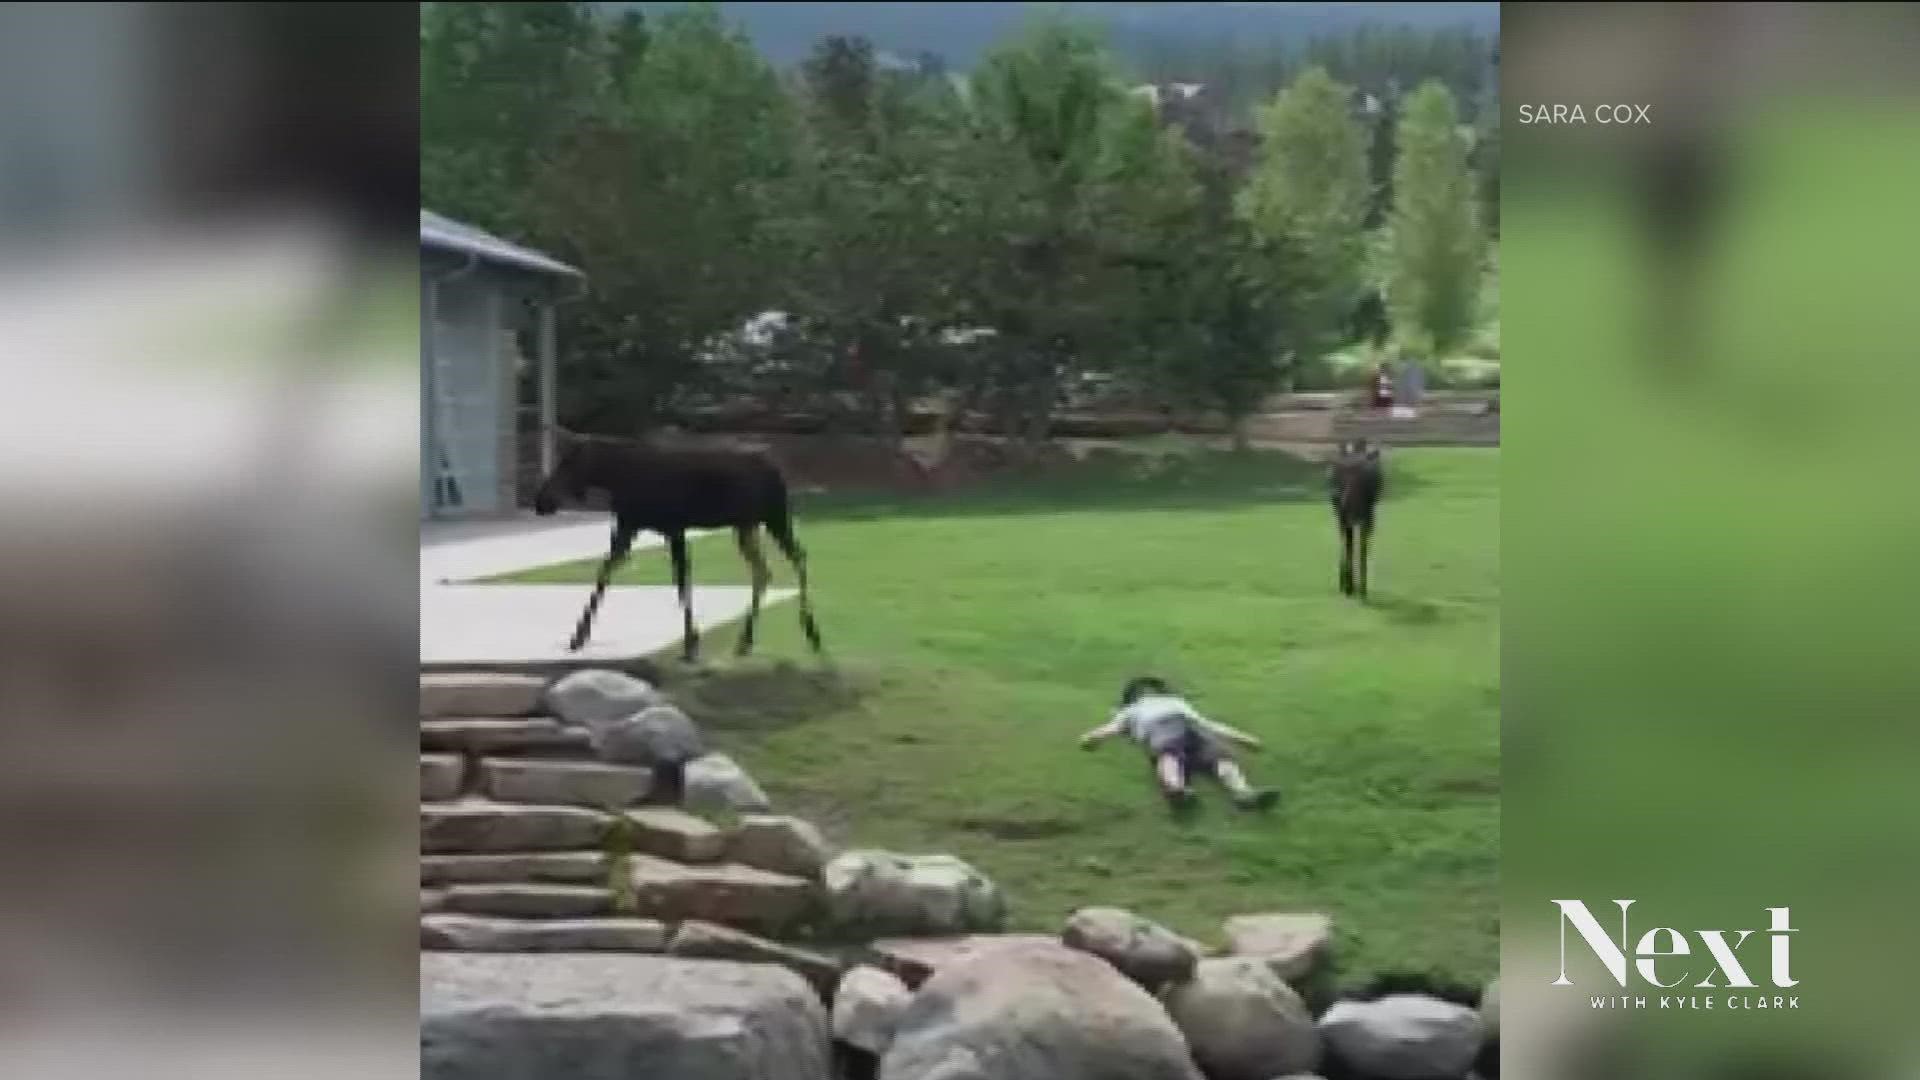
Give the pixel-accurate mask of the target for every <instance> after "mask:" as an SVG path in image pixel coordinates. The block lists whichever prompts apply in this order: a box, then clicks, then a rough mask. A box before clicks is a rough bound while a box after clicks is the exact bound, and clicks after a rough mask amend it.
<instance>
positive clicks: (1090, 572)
mask: <svg viewBox="0 0 1920 1080" xmlns="http://www.w3.org/2000/svg"><path fill="white" fill-rule="evenodd" d="M1164 446H1165V444H1164V443H1162V444H1161V449H1164ZM1498 466H1499V458H1498V451H1497V450H1471V449H1462V450H1417V451H1416V450H1405V451H1400V452H1396V453H1394V454H1392V455H1391V457H1390V458H1389V468H1390V470H1391V471H1390V476H1389V483H1390V492H1389V498H1388V502H1387V503H1386V504H1385V505H1384V506H1383V507H1382V519H1381V527H1380V534H1379V537H1378V543H1377V549H1378V554H1377V557H1376V577H1375V581H1376V590H1375V599H1374V602H1373V604H1372V606H1369V607H1363V606H1360V605H1358V604H1355V603H1352V602H1349V601H1346V600H1344V599H1343V598H1342V597H1340V596H1339V594H1338V593H1337V592H1336V590H1335V588H1334V584H1335V581H1334V579H1335V574H1334V571H1335V558H1336V552H1337V544H1336V540H1335V533H1334V529H1333V526H1332V522H1331V514H1330V512H1329V510H1328V508H1327V506H1326V504H1325V501H1324V497H1323V495H1322V490H1323V489H1322V487H1321V471H1320V468H1319V467H1318V466H1316V465H1313V464H1311V463H1308V462H1305V461H1302V460H1301V459H1299V458H1296V457H1292V456H1289V455H1286V454H1281V453H1278V452H1268V451H1258V452H1252V453H1248V454H1243V455H1234V454H1231V453H1227V452H1223V451H1199V450H1187V451H1183V452H1177V453H1172V454H1163V453H1158V452H1156V453H1151V454H1141V453H1108V454H1105V455H1102V456H1099V457H1097V458H1095V459H1093V460H1091V461H1089V462H1087V463H1085V464H1083V465H1081V466H1077V467H1074V468H1072V469H1069V470H1066V471H1064V472H1061V473H1058V474H1055V475H1052V476H1049V477H1046V478H1043V479H1027V480H1008V481H1005V482H1002V483H999V484H996V485H994V486H992V487H989V488H986V489H981V490H976V491H972V492H969V493H966V494H963V495H955V496H946V497H940V498H929V497H921V498H853V497H827V496H820V497H816V498H813V499H812V500H810V501H808V502H805V503H803V505H802V506H801V508H800V511H799V513H800V528H799V532H800V536H801V539H802V541H803V542H804V543H805V544H806V545H807V546H808V549H809V552H810V556H811V568H812V571H813V585H814V589H815V599H816V603H817V608H818V612H819V616H820V619H821V623H822V628H823V631H824V632H825V634H826V636H827V644H828V646H829V649H830V650H831V652H832V663H831V665H830V666H823V665H820V664H817V663H816V662H814V661H813V660H811V659H810V658H809V657H808V655H807V653H806V650H805V646H804V644H803V642H802V639H801V637H800V634H799V631H798V627H797V625H796V623H797V620H796V619H795V618H794V609H793V607H792V605H790V604H789V605H780V606H776V607H773V608H770V609H769V610H768V611H767V612H765V613H764V614H763V616H762V621H761V627H760V634H761V637H760V648H759V650H758V653H759V655H758V657H757V658H755V659H754V660H752V661H748V662H744V663H743V662H740V661H736V660H733V659H732V658H731V655H730V654H731V649H732V645H733V639H734V631H733V630H731V629H728V630H725V631H721V632H717V633H715V634H713V635H710V636H709V638H708V640H707V643H706V649H707V655H708V658H709V661H710V663H711V667H709V668H707V669H704V670H688V669H686V668H675V669H673V674H672V675H671V676H670V681H671V685H670V689H671V691H672V692H673V693H674V694H675V695H676V697H677V699H678V700H680V701H681V703H682V704H683V706H684V707H685V708H686V709H687V710H688V712H689V713H690V714H692V715H693V716H694V717H695V718H696V719H697V720H699V721H700V722H701V723H702V724H703V726H704V727H705V728H706V729H707V730H708V731H709V732H710V733H711V734H712V737H713V739H714V741H715V742H717V743H718V744H720V746H721V747H723V748H724V749H726V750H727V751H729V752H731V753H733V754H735V755H736V756H737V757H738V758H740V759H741V760H742V761H743V763H744V764H745V765H746V766H747V767H748V768H749V769H750V770H751V771H752V772H753V773H754V775H755V776H756V777H757V778H758V779H759V780H760V781H761V782H762V784H763V785H764V786H765V787H766V788H767V789H768V791H769V793H770V794H771V795H772V797H773V798H774V800H775V801H776V803H777V804H779V805H781V806H783V807H785V808H787V809H790V810H792V811H794V812H797V813H802V814H804V815H807V816H810V817H812V818H814V819H815V820H816V821H818V822H820V823H821V824H822V826H823V828H826V829H827V830H828V832H829V833H830V835H833V836H834V837H835V838H836V839H837V840H839V841H840V842H842V843H856V844H859V845H862V846H880V847H888V848H893V849H897V850H905V851H918V852H934V851H945V852H952V853H954V854H957V855H959V856H961V857H963V858H965V859H967V860H969V861H971V862H973V863H974V864H975V865H977V866H979V867H980V868H981V869H983V870H984V871H986V872H987V873H988V874H989V875H990V876H992V877H993V878H994V879H995V880H996V881H998V882H999V883H1000V885H1001V886H1002V887H1003V888H1004V889H1005V890H1006V891H1007V892H1008V895H1009V897H1010V899H1011V902H1012V904H1013V908H1014V919H1015V922H1016V924H1017V926H1016V928H1025V929H1041V930H1051V929H1056V928H1057V927H1058V926H1059V924H1060V921H1061V920H1062V919H1063V918H1064V917H1065V915H1066V914H1067V913H1068V912H1069V911H1071V910H1072V909H1073V908H1075V907H1076V906H1079V905H1084V904H1095V903H1100V904H1117V905H1121V906H1125V907H1128V908H1131V909H1133V910H1135V911H1138V912H1140V913H1141V914H1144V915H1147V916H1149V917H1152V918H1155V919H1159V920H1161V921H1163V922H1165V923H1167V924H1169V925H1171V926H1173V927H1175V928H1176V929H1178V930H1180V931H1182V932H1184V933H1187V934H1189V935H1192V936H1194V937H1196V938H1199V939H1201V940H1203V941H1208V942H1214V941H1217V940H1218V938H1219V925H1220V921H1221V919H1222V918H1223V917H1224V916H1227V915H1232V914H1236V913H1243V912H1259V911H1298V910H1316V911H1324V912H1328V913H1330V914H1332V915H1333V916H1334V918H1335V921H1336V925H1337V927H1338V928H1339V933H1340V934H1341V940H1340V942H1339V952H1340V962H1341V967H1342V976H1343V978H1345V979H1350V980H1361V979H1366V978H1368V977H1371V976H1373V975H1377V974H1380V973H1383V972H1392V971H1423V972H1433V973H1442V974H1446V975H1448V976H1451V977H1456V978H1463V979H1473V980H1477V979H1484V978H1487V977H1490V976H1491V975H1493V974H1494V972H1495V971H1496V969H1497V964H1498V954H1497V936H1498V930H1499V926H1498V903H1497V899H1496V883H1497V878H1496V858H1497V855H1498V847H1499V797H1500V796H1499V750H1498V740H1499V728H1498V723H1499V721H1498V661H1497V657H1498V654H1499V626H1498V622H1497V615H1498V602H1499V577H1498V566H1499V550H1498V540H1499V532H1498V518H1499V515H1498V509H1499V503H1498ZM693 564H694V570H695V578H696V580H697V581H699V582H701V583H708V584H739V583H744V581H745V580H746V574H745V570H744V567H743V566H742V564H741V562H740V559H739V557H738V555H737V554H736V553H735V552H734V550H733V547H732V539H731V537H728V536H713V537H708V538H705V539H703V540H700V541H697V542H696V543H695V544H694V545H693ZM780 569H781V570H782V573H781V575H780V578H779V581H778V582H777V583H779V584H785V583H787V582H788V577H787V575H786V574H785V573H784V569H785V568H784V567H781V568H780ZM593 570H594V565H593V564H592V563H591V562H585V563H576V564H571V565H567V566H560V567H549V568H545V569H541V570H537V571H532V572H529V573H525V574H520V575H516V576H515V580H526V581H549V582H552V581H567V582H582V583H585V582H588V581H590V580H591V578H592V575H593ZM618 580H619V581H621V582H624V583H653V584H659V583H663V582H666V581H668V580H669V575H668V569H667V564H666V561H665V558H664V556H663V555H662V554H661V553H660V552H659V551H658V550H653V551H649V552H646V553H644V554H642V555H637V556H635V558H634V559H633V560H632V562H631V563H630V564H629V565H628V566H627V567H626V568H624V569H623V571H622V572H621V574H620V576H619V578H618ZM1140 672H1154V673H1159V674H1162V675H1164V676H1166V677H1169V678H1171V679H1172V680H1174V681H1175V683H1176V684H1178V685H1180V686H1182V687H1184V688H1186V689H1187V690H1189V692H1190V694H1191V696H1192V698H1193V699H1194V701H1195V702H1196V704H1197V705H1198V706H1199V707H1200V708H1201V709H1202V710H1203V711H1205V712H1207V713H1209V714H1212V715H1215V716H1217V717H1218V718H1219V719H1221V720H1223V721H1226V722H1228V723H1231V724H1234V725H1236V726H1239V727H1241V728H1244V729H1247V730H1250V731H1252V732H1255V733H1257V734H1258V735H1260V736H1261V737H1262V738H1263V739H1264V740H1265V742H1266V744H1267V748H1266V750H1265V752H1264V753H1258V754H1254V755H1251V756H1249V757H1248V758H1247V759H1246V764H1247V767H1248V769H1249V771H1250V772H1251V773H1252V775H1253V777H1254V779H1255V780H1256V782H1261V781H1265V782H1270V783H1273V784H1276V785H1278V786H1280V787H1282V788H1283V789H1284V791H1285V799H1284V802H1283V803H1282V807H1281V809H1280V810H1279V811H1278V812H1277V813H1275V814H1274V815H1273V816H1271V817H1266V818H1259V817H1249V816H1242V815H1240V814H1238V813H1236V812H1234V811H1233V810H1231V809H1230V808H1229V807H1228V806H1227V805H1226V804H1225V802H1224V801H1223V800H1222V799H1221V798H1220V797H1219V793H1218V792H1217V790H1216V789H1207V790H1205V791H1204V792H1203V795H1204V797H1205V805H1204V809H1203V811H1202V813H1201V814H1200V815H1198V817H1197V818H1196V819H1195V820H1193V821H1191V822H1188V823H1184V824H1183V823H1176V822H1175V821H1173V820H1171V819H1170V818H1169V816H1168V814H1167V813H1166V811H1165V810H1164V808H1163V807H1162V805H1161V804H1160V802H1159V801H1158V799H1157V798H1156V797H1155V795H1154V792H1153V790H1152V788H1151V786H1150V780H1149V775H1148V767H1147V765H1146V763H1145V760H1144V758H1143V757H1142V756H1141V754H1140V753H1139V752H1138V750H1137V749H1135V748H1134V747H1131V746H1128V745H1124V744H1121V743H1111V744H1108V745H1106V746H1103V747H1101V748H1100V749H1098V750H1096V751H1092V752H1083V751H1081V750H1080V749H1078V748H1077V746H1076V739H1077V737H1078V736H1079V735H1080V734H1081V733H1082V732H1083V731H1085V730H1086V729H1087V728H1089V727H1092V726H1093V725H1095V724H1097V723H1099V722H1102V721H1104V720H1105V719H1106V718H1107V717H1108V716H1109V715H1110V713H1111V710H1112V708H1113V707H1114V705H1115V698H1116V695H1117V694H1118V692H1119V688H1120V684H1121V682H1122V681H1123V680H1124V679H1125V678H1127V677H1128V676H1130V675H1132V674H1135V673H1140Z"/></svg>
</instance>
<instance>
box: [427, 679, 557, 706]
mask: <svg viewBox="0 0 1920 1080" xmlns="http://www.w3.org/2000/svg"><path fill="white" fill-rule="evenodd" d="M544 689H546V683H544V682H543V681H541V680H540V679H539V678H537V677H535V676H532V675H502V674H494V673H491V672H481V673H475V674H429V675H422V676H420V715H421V716H423V717H442V716H465V717H481V716H530V715H532V714H534V713H536V712H538V711H540V693H541V691H542V690H544Z"/></svg>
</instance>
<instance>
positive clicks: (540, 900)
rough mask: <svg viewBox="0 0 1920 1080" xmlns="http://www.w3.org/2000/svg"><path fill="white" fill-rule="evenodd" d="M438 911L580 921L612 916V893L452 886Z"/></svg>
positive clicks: (564, 888) (570, 888)
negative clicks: (598, 916) (600, 916)
mask: <svg viewBox="0 0 1920 1080" xmlns="http://www.w3.org/2000/svg"><path fill="white" fill-rule="evenodd" d="M440 907H441V910H443V911H451V912H456V913H458V914H462V915H499V916H504V917H507V918H514V919H584V918H589V917H591V916H594V915H608V914H611V913H612V912H613V892H612V890H610V889H599V888H595V887H593V886H591V885H526V884H517V883H515V884H498V885H455V886H453V887H452V888H450V889H448V890H447V891H446V898H445V899H444V900H442V901H441V904H440Z"/></svg>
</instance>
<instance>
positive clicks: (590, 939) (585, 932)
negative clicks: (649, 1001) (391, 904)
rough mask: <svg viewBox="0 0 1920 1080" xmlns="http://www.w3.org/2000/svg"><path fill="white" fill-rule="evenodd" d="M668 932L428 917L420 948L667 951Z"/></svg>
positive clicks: (621, 922)
mask: <svg viewBox="0 0 1920 1080" xmlns="http://www.w3.org/2000/svg"><path fill="white" fill-rule="evenodd" d="M666 945H667V927H666V924H665V923H661V922H656V921H654V920H653V919H622V918H605V919H502V918H492V917H488V916H484V915H452V914H435V915H427V916H424V917H422V918H421V920H420V947H421V948H422V949H426V950H436V951H442V952H500V953H542V952H636V953H657V952H660V951H661V950H662V949H664V948H666Z"/></svg>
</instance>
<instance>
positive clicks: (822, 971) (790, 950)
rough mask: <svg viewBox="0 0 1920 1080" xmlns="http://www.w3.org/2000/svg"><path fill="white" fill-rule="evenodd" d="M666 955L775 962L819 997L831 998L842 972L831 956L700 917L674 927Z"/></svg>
mask: <svg viewBox="0 0 1920 1080" xmlns="http://www.w3.org/2000/svg"><path fill="white" fill-rule="evenodd" d="M667 955H668V956H684V957H687V958H689V959H696V960H738V961H741V962H744V963H749V964H778V965H780V966H781V967H784V968H787V969H788V970H790V971H792V972H794V973H795V974H797V975H799V976H800V977H801V978H803V979H805V980H807V982H809V983H811V984H812V985H813V988H814V989H815V990H816V991H818V992H819V994H820V998H821V1000H823V1001H830V1000H832V998H833V991H834V988H835V987H836V986H838V985H839V983H840V976H841V974H843V971H842V966H841V964H840V962H839V961H838V960H835V959H834V958H833V957H830V956H823V955H821V954H820V953H816V952H810V951H808V950H806V949H798V948H795V947H793V946H791V945H782V944H780V943H779V942H774V941H768V940H766V939H765V938H759V937H755V936H753V935H752V934H748V933H743V932H741V931H739V930H735V929H732V928H731V927H726V926H720V925H718V924H716V923H710V922H706V921H703V920H700V919H688V920H687V921H685V922H683V923H681V924H680V925H679V927H678V928H676V929H675V930H674V932H673V937H672V938H671V939H669V940H668V942H667Z"/></svg>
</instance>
